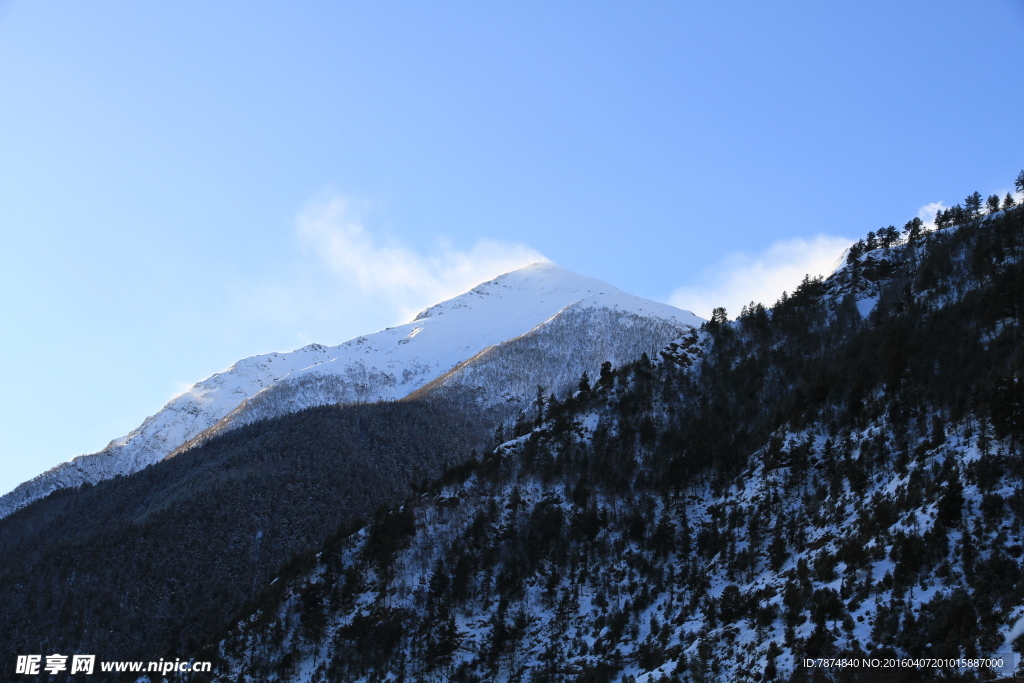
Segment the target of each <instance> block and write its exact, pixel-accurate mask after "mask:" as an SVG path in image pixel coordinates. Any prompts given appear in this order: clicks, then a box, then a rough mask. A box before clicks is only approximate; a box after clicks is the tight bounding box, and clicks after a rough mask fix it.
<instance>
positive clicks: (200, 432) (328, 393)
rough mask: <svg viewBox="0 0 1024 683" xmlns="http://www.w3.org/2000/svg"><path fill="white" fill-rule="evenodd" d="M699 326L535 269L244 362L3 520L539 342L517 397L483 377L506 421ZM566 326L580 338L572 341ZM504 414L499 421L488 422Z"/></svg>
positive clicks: (480, 388)
mask: <svg viewBox="0 0 1024 683" xmlns="http://www.w3.org/2000/svg"><path fill="white" fill-rule="evenodd" d="M700 322H701V320H700V319H699V318H697V317H696V316H694V315H693V314H691V313H688V312H686V311H681V310H679V309H677V308H674V307H672V306H667V305H665V304H658V303H655V302H652V301H647V300H645V299H641V298H639V297H634V296H632V295H629V294H626V293H624V292H621V291H620V290H618V289H616V288H615V287H612V286H611V285H608V284H605V283H603V282H600V281H598V280H594V279H592V278H587V277H583V276H580V275H576V274H574V273H571V272H569V271H566V270H564V269H562V268H559V267H558V266H556V265H554V264H551V263H536V264H533V265H531V266H527V267H525V268H522V269H520V270H517V271H514V272H511V273H506V274H505V275H502V276H500V277H497V278H495V279H494V280H491V281H488V282H485V283H483V284H481V285H480V286H478V287H476V288H474V289H473V290H471V291H469V292H467V293H465V294H463V295H460V296H458V297H455V298H454V299H451V300H449V301H445V302H442V303H439V304H437V305H435V306H431V307H430V308H428V309H426V310H425V311H423V312H422V313H420V314H419V315H417V316H416V318H415V319H414V320H412V321H411V322H409V323H407V324H405V325H400V326H398V327H393V328H390V329H387V330H384V331H381V332H377V333H375V334H371V335H367V336H363V337H358V338H356V339H352V340H350V341H347V342H345V343H343V344H340V345H338V346H333V347H325V346H321V345H318V344H312V345H309V346H306V347H303V348H301V349H298V350H297V351H293V352H291V353H271V354H266V355H262V356H254V357H252V358H246V359H244V360H241V361H239V362H238V363H236V364H235V365H233V366H232V367H231V368H230V369H228V370H226V371H224V372H221V373H218V374H216V375H214V376H212V377H210V378H208V379H205V380H203V381H201V382H199V383H197V384H195V385H193V386H192V387H191V388H190V389H189V390H188V391H186V392H184V393H183V394H181V395H180V396H177V397H176V398H174V399H173V400H172V401H171V402H169V403H168V404H167V405H166V406H164V408H163V409H162V410H161V411H160V412H158V413H157V414H155V415H153V416H151V417H149V418H147V419H146V421H145V422H143V424H142V425H140V426H139V427H138V428H137V429H135V430H134V431H132V432H131V433H130V434H128V435H127V436H125V437H122V438H120V439H116V440H114V441H112V442H111V443H110V444H109V445H108V446H107V447H106V448H105V449H103V451H101V452H99V453H96V454H93V455H86V456H80V457H78V458H75V459H74V460H71V461H70V462H67V463H63V464H61V465H59V466H57V467H55V468H53V469H52V470H50V471H48V472H46V473H44V474H42V475H40V476H38V477H36V478H35V479H32V480H31V481H28V482H26V483H24V484H22V485H21V486H19V487H18V488H16V489H15V490H14V491H12V492H11V493H9V494H7V495H5V496H3V497H2V498H0V517H2V516H6V515H9V514H10V513H11V512H13V511H14V510H17V509H18V508H20V507H22V506H24V505H27V504H28V503H30V502H32V501H33V500H37V499H39V498H42V497H43V496H46V495H48V494H49V493H51V492H53V491H55V490H57V489H61V488H66V487H73V486H79V485H81V484H83V483H96V482H98V481H102V480H105V479H109V478H111V477H114V476H117V475H126V474H131V473H132V472H136V471H138V470H140V469H142V468H143V467H145V466H147V465H150V464H152V463H154V462H158V461H159V460H161V459H163V458H165V457H167V456H169V455H172V454H174V453H176V452H178V451H180V450H182V449H185V448H189V447H192V446H194V445H196V444H197V443H201V442H202V441H203V440H204V439H207V438H209V437H210V436H212V435H214V434H219V433H222V432H224V431H227V430H230V429H234V428H237V427H239V426H241V425H245V424H251V423H252V422H254V421H256V420H261V419H267V418H272V417H278V416H281V415H286V414H289V413H293V412H296V411H299V410H302V409H305V408H309V407H313V406H320V405H331V404H348V403H367V402H373V401H380V400H391V399H399V398H402V397H405V396H407V395H409V394H410V393H412V392H414V391H416V390H418V389H420V388H421V387H423V386H424V385H426V384H427V383H429V382H431V381H433V380H435V379H437V378H438V377H441V376H442V375H445V374H446V373H449V372H450V371H452V370H453V368H456V367H457V366H458V367H461V368H463V370H465V369H466V368H469V367H473V366H475V365H476V361H475V359H477V358H478V357H480V354H481V353H482V352H485V351H487V350H488V349H490V348H491V347H493V346H495V345H501V344H503V343H506V342H509V341H510V340H515V339H518V338H520V337H523V336H524V335H529V336H530V338H531V339H534V340H537V339H540V338H543V339H545V341H544V342H542V343H544V344H547V345H548V347H549V350H548V352H547V353H546V354H544V355H543V356H536V357H534V358H525V359H520V360H519V361H517V366H516V371H517V380H518V382H517V383H516V384H515V385H503V386H502V387H501V388H498V387H497V386H487V385H486V383H483V384H482V383H481V381H483V379H482V377H483V375H484V374H486V373H483V374H480V373H478V375H479V378H480V380H481V381H477V382H476V383H474V384H473V386H472V389H473V391H474V392H475V398H474V401H473V405H472V408H473V409H474V410H481V411H484V412H492V413H494V415H495V416H501V417H504V416H507V414H509V413H510V412H514V411H513V409H512V407H513V406H514V407H515V409H521V408H522V406H523V405H525V403H527V402H528V400H527V399H524V398H523V393H522V392H523V391H529V392H535V391H536V387H537V386H538V385H541V386H544V387H545V388H546V389H547V390H548V391H554V392H556V393H563V392H564V391H566V390H567V389H568V388H569V387H570V386H571V382H574V381H575V380H576V379H578V378H579V375H580V373H581V372H582V371H584V370H589V371H590V372H592V373H593V372H596V371H597V369H598V368H599V366H600V364H601V362H603V361H605V360H609V359H611V360H619V359H623V360H624V359H628V358H634V357H636V356H637V355H639V354H640V353H641V352H647V353H652V352H653V351H654V350H655V349H657V348H659V347H660V346H661V345H663V344H664V343H665V342H666V341H667V340H669V339H671V338H673V337H675V336H679V334H680V333H681V332H682V331H683V330H684V329H685V328H687V327H689V326H694V325H699V324H700ZM573 325H577V326H580V327H581V328H582V329H583V330H586V331H585V332H574V331H573V330H572V329H571V327H572V326H573ZM602 325H604V326H606V327H605V328H604V331H605V333H606V334H601V333H600V331H599V329H601V328H600V326H602ZM573 334H577V335H580V334H581V335H582V336H581V337H579V338H576V339H573V341H575V342H582V343H585V344H586V347H585V348H581V349H578V348H575V347H573V348H571V349H565V350H566V351H569V352H570V353H569V354H568V355H566V354H562V353H561V352H560V350H559V349H558V348H556V347H557V345H558V344H560V343H561V340H562V339H567V338H568V337H571V336H572V335H573ZM567 335H568V336H567ZM494 355H495V354H491V357H493V356H494ZM497 355H498V356H500V355H501V353H498V354H497ZM460 364H461V365H460ZM458 400H459V401H460V402H462V403H464V404H465V405H466V406H467V407H469V403H468V402H465V401H463V400H462V399H461V397H460V398H459V399H458ZM499 404H500V405H501V406H503V407H502V408H501V409H498V410H489V409H490V408H492V407H494V406H496V405H499Z"/></svg>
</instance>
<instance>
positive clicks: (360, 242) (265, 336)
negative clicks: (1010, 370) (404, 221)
mask: <svg viewBox="0 0 1024 683" xmlns="http://www.w3.org/2000/svg"><path fill="white" fill-rule="evenodd" d="M371 208H372V207H371V206H370V205H369V204H368V203H367V202H365V201H362V200H359V199H353V198H349V197H342V196H338V195H330V196H327V197H326V198H325V199H322V200H320V201H316V202H313V203H311V204H309V205H308V206H307V207H306V208H305V209H304V210H302V211H301V212H300V213H299V215H298V216H297V218H296V220H295V237H296V238H297V241H298V244H299V246H300V247H301V249H297V250H291V249H288V248H287V247H288V245H287V243H283V244H282V250H281V259H280V261H279V262H278V263H277V264H276V265H275V267H274V268H272V269H268V270H266V271H264V272H263V273H262V274H261V276H260V278H259V279H258V280H255V281H254V280H253V279H252V278H251V277H246V278H241V279H238V280H235V281H232V282H230V283H229V285H228V287H229V291H228V292H227V295H228V300H229V302H230V307H229V311H230V313H229V314H228V315H229V316H230V318H231V324H230V325H228V326H226V327H225V330H226V332H225V333H224V334H225V336H226V338H227V340H228V341H230V342H231V343H237V341H238V339H261V340H263V341H262V343H261V344H259V345H257V346H255V347H254V348H252V349H250V350H249V352H251V353H264V352H266V351H267V350H268V349H269V348H277V349H278V350H280V351H288V350H291V349H293V348H296V347H298V346H303V345H305V344H308V343H310V342H311V341H315V342H319V343H322V344H338V343H340V342H342V341H345V340H346V339H351V338H352V337H355V336H358V335H360V334H368V333H370V332H376V331H377V330H379V329H382V328H384V327H386V326H390V325H397V324H401V323H404V322H407V321H409V320H411V319H412V317H413V316H414V315H415V314H416V313H418V312H420V311H421V310H423V309H424V308H426V307H428V306H430V305H431V304H435V303H437V302H439V301H443V300H445V299H449V298H451V297H453V296H457V295H459V294H461V293H463V292H465V291H467V290H469V289H471V288H473V287H475V286H476V285H478V284H480V283H481V282H484V281H486V280H489V279H491V278H494V277H497V276H498V275H501V274H502V273H507V272H508V271H510V270H515V269H516V268H520V267H522V266H525V265H529V264H530V263H535V262H537V261H544V260H547V259H545V258H544V256H543V255H542V254H540V253H539V252H537V251H536V250H535V249H531V248H530V247H528V246H526V245H524V244H518V243H508V242H498V241H493V240H479V241H477V242H476V243H474V244H472V245H470V246H469V247H467V248H461V249H460V248H457V247H455V246H453V245H452V244H451V243H450V242H448V241H446V240H444V239H438V240H437V241H436V242H435V243H434V244H433V245H432V246H431V247H429V248H427V249H424V250H417V249H414V248H412V247H410V246H409V245H408V244H406V243H404V242H401V241H399V240H396V239H388V238H386V237H383V236H382V235H381V234H379V233H378V232H376V231H374V230H372V229H370V228H368V227H367V226H366V223H365V222H364V221H363V220H362V216H363V215H366V214H368V213H369V212H368V209H371ZM294 244H295V243H294V242H292V246H294Z"/></svg>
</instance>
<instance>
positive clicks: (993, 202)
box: [988, 194, 999, 213]
mask: <svg viewBox="0 0 1024 683" xmlns="http://www.w3.org/2000/svg"><path fill="white" fill-rule="evenodd" d="M998 210H999V195H997V194H991V195H989V196H988V212H989V213H995V212H996V211H998Z"/></svg>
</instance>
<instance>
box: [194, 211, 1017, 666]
mask: <svg viewBox="0 0 1024 683" xmlns="http://www.w3.org/2000/svg"><path fill="white" fill-rule="evenodd" d="M869 241H870V240H869ZM1022 304H1024V210H1021V209H1019V208H1018V209H1013V210H1010V211H1006V212H999V213H997V214H994V215H992V216H989V217H987V218H985V219H974V220H965V221H963V223H962V224H961V225H960V226H958V227H956V228H951V229H946V230H940V231H935V232H932V233H928V234H925V235H922V236H920V237H916V238H915V239H913V240H911V241H910V242H909V243H907V242H903V241H893V242H892V243H890V244H888V245H886V246H885V247H884V248H874V249H861V250H859V253H856V254H855V255H852V256H851V258H850V259H849V260H848V261H847V262H846V263H845V264H843V266H842V267H841V268H840V269H839V270H838V271H837V272H836V273H835V274H834V275H833V276H832V277H831V278H829V279H828V280H826V281H824V282H821V281H818V280H807V281H805V282H804V283H803V284H802V285H801V286H800V287H798V288H797V289H796V291H795V292H794V293H793V295H792V296H788V295H787V296H785V297H784V298H783V300H781V301H780V302H778V303H777V304H776V305H775V306H773V307H771V308H765V307H763V306H759V305H755V306H753V307H750V308H747V309H745V310H744V312H743V314H742V316H741V317H740V318H739V319H738V320H737V321H735V322H724V323H723V322H717V321H714V322H711V323H708V324H706V325H704V326H703V329H702V330H701V331H700V332H698V333H695V334H690V335H686V336H684V337H682V338H681V339H678V340H676V341H674V342H673V343H672V344H669V345H667V346H666V348H665V349H664V352H663V353H661V354H658V355H657V356H655V359H654V360H653V361H652V360H651V359H648V358H642V359H641V360H639V361H637V362H634V363H631V364H628V365H626V366H623V367H620V368H616V369H607V368H606V371H605V372H603V373H602V374H601V376H600V377H597V378H594V381H593V384H592V386H591V387H586V386H585V387H584V388H583V389H582V390H581V391H580V392H579V393H577V394H575V395H573V396H572V397H570V398H568V399H566V400H556V401H540V402H538V403H537V405H536V406H533V411H532V412H531V413H530V414H529V415H527V417H526V420H521V421H520V425H519V427H520V431H521V432H522V433H521V435H518V436H517V437H516V438H514V439H512V440H510V441H507V442H505V443H503V444H501V445H500V446H498V447H496V448H495V449H493V450H492V451H491V452H489V453H486V454H484V455H483V456H482V457H481V458H479V459H475V460H472V461H470V462H468V463H466V464H465V465H463V466H461V467H458V468H454V469H451V470H449V471H448V472H447V473H446V475H445V476H444V477H442V478H441V479H439V480H437V481H436V482H435V483H434V485H433V486H432V487H430V488H429V490H427V491H425V492H422V493H418V494H416V495H414V496H411V497H410V498H409V499H408V500H407V501H406V502H405V504H404V505H402V506H399V507H396V508H393V509H392V510H390V511H388V512H382V513H381V514H379V515H378V516H377V517H376V519H375V520H374V521H373V523H371V524H369V525H367V526H366V527H364V528H362V529H359V530H357V531H354V532H352V533H350V534H348V535H345V534H341V535H339V536H338V537H336V538H333V539H331V540H330V541H329V542H328V543H326V544H325V545H324V547H323V548H322V549H321V550H320V552H318V553H317V554H315V555H314V554H312V553H311V554H309V555H307V556H306V557H304V558H301V559H298V560H296V561H295V562H294V563H293V564H292V565H290V566H289V567H287V568H283V569H282V572H281V573H280V575H279V576H278V578H277V579H276V580H275V581H274V582H273V583H272V584H271V585H270V586H268V588H267V589H266V590H265V592H264V593H263V595H262V596H261V597H260V599H259V600H257V601H256V602H255V603H254V605H253V608H252V610H251V611H250V612H249V614H248V615H246V616H244V617H243V618H240V619H238V620H236V623H235V624H233V625H232V627H231V628H230V629H229V630H228V631H227V632H226V633H225V634H224V636H223V638H218V639H216V640H215V642H213V643H211V646H210V648H209V649H207V650H206V651H205V652H204V653H201V654H200V655H198V658H199V659H211V660H213V661H215V662H217V663H218V664H217V665H215V668H216V667H219V668H216V673H215V676H214V680H223V681H314V682H319V681H367V682H369V681H386V680H390V681H409V680H452V681H466V682H472V681H492V680H498V681H578V682H581V683H583V682H610V681H627V682H634V681H635V682H639V683H658V682H661V681H684V680H687V681H756V682H762V681H780V680H789V681H811V680H819V681H840V680H841V681H870V682H875V681H881V682H886V681H932V680H945V681H961V680H962V681H967V680H990V679H992V678H993V677H996V676H1007V675H1009V674H1010V673H1011V671H1012V669H1013V663H1014V655H1016V654H1019V653H1020V652H1021V644H1022V642H1024V639H1018V640H1016V641H1015V642H1007V639H1008V638H1009V637H1010V635H1011V631H1013V632H1014V633H1019V632H1020V631H1021V630H1024V620H1022V617H1024V550H1022V547H1024V535H1022V533H1024V532H1022V530H1024V454H1022V450H1021V444H1022V443H1024V339H1022V336H1021V333H1020V330H1021V325H1022V322H1024V321H1022V319H1021V316H1022V310H1021V307H1022ZM442 384H443V383H442ZM1015 624H1016V625H1017V626H1016V627H1015V626H1014V625H1015ZM805 658H813V659H817V658H829V659H836V658H839V659H848V660H849V659H852V660H854V661H855V662H856V666H849V667H847V668H845V669H842V670H840V669H838V668H836V667H827V668H820V667H815V668H813V669H809V668H807V667H805V666H803V664H802V662H803V661H804V660H805ZM899 658H917V659H921V658H930V659H932V660H935V659H938V660H941V662H939V663H935V662H934V661H933V662H931V663H928V662H924V663H922V662H921V661H918V662H917V663H914V662H911V663H910V664H909V666H907V665H906V662H905V660H904V662H902V663H899V662H898V663H897V664H898V665H896V666H894V667H890V668H888V669H884V668H881V667H882V666H883V665H884V663H885V662H886V661H887V660H889V661H892V660H896V659H899ZM962 659H968V660H976V659H982V660H988V659H992V660H994V661H995V663H996V664H998V666H995V667H988V668H986V666H987V663H983V664H982V665H981V666H975V665H974V664H972V663H967V664H963V663H962V662H960V661H958V660H962ZM865 660H867V661H869V662H870V660H878V662H879V666H878V668H872V667H871V666H868V665H866V664H864V662H865Z"/></svg>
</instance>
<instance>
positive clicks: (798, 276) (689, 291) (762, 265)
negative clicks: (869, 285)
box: [669, 235, 853, 318]
mask: <svg viewBox="0 0 1024 683" xmlns="http://www.w3.org/2000/svg"><path fill="white" fill-rule="evenodd" d="M852 243H853V240H850V239H847V238H844V237H836V236H834V235H816V236H814V237H812V238H810V239H802V238H797V239H792V240H784V241H778V242H774V243H772V244H771V246H769V247H768V248H767V249H766V250H764V251H762V252H761V253H759V254H753V255H750V254H745V253H733V254H729V255H727V256H726V257H724V258H723V259H722V260H721V261H719V262H718V264H716V265H715V266H713V267H710V268H706V269H704V271H703V272H702V273H701V275H700V282H699V284H695V285H690V286H686V287H681V288H679V289H677V290H676V291H674V292H673V293H672V294H671V296H670V297H669V303H671V304H672V305H673V306H678V307H679V308H682V309H686V310H689V311H693V312H694V313H696V314H697V315H699V316H701V317H702V318H710V317H711V311H712V309H714V308H716V307H718V306H724V307H725V309H726V311H727V312H728V314H729V316H730V317H732V318H735V317H736V316H737V315H738V314H739V312H740V310H741V309H742V308H743V306H744V305H745V304H749V303H750V302H751V301H754V302H757V303H763V304H764V305H765V306H771V305H772V304H774V303H775V302H776V301H777V300H778V299H779V297H781V296H782V292H783V291H788V292H792V291H793V290H794V289H796V287H797V285H799V284H800V282H801V281H802V280H803V278H804V275H811V276H812V277H813V276H816V275H828V274H830V273H831V272H832V271H833V270H834V268H835V266H836V263H837V261H838V259H839V257H840V256H841V255H842V253H843V251H844V250H845V249H846V248H848V247H849V246H850V245H851V244H852Z"/></svg>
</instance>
